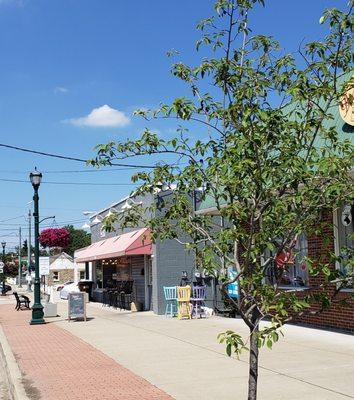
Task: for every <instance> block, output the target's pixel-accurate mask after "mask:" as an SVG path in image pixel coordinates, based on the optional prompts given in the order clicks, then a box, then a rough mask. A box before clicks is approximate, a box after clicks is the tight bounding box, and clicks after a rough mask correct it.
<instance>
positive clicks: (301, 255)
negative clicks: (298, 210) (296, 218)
mask: <svg viewBox="0 0 354 400" xmlns="http://www.w3.org/2000/svg"><path fill="white" fill-rule="evenodd" d="M292 252H293V256H294V258H293V260H292V263H291V264H288V265H285V266H284V273H283V275H282V277H281V280H280V286H285V287H287V286H289V287H306V286H308V284H309V277H308V268H307V264H306V262H305V259H306V257H307V254H308V245H307V236H306V235H305V234H304V233H302V234H301V235H300V236H299V238H298V240H297V242H296V245H295V247H294V249H293V251H292Z"/></svg>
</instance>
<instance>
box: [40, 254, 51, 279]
mask: <svg viewBox="0 0 354 400" xmlns="http://www.w3.org/2000/svg"><path fill="white" fill-rule="evenodd" d="M39 275H40V276H42V275H49V257H39Z"/></svg>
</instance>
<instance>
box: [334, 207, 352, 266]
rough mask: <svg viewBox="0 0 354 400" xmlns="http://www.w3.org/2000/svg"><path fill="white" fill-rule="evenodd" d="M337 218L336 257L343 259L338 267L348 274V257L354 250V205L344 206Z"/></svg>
mask: <svg viewBox="0 0 354 400" xmlns="http://www.w3.org/2000/svg"><path fill="white" fill-rule="evenodd" d="M335 216H336V218H335V221H334V229H335V235H334V236H335V248H336V255H337V256H339V257H340V258H341V259H340V261H339V262H338V264H337V267H338V268H340V270H341V271H342V272H343V273H344V274H347V273H348V272H349V271H348V268H349V265H348V264H349V263H348V262H347V261H348V255H349V253H350V252H351V251H353V249H354V237H353V234H354V205H353V204H345V205H343V206H342V207H341V208H339V209H338V210H337V212H336V213H335Z"/></svg>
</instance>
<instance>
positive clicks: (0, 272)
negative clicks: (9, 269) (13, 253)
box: [0, 261, 5, 274]
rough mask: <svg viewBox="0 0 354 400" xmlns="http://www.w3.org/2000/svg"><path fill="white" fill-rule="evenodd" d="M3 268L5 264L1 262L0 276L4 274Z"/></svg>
mask: <svg viewBox="0 0 354 400" xmlns="http://www.w3.org/2000/svg"><path fill="white" fill-rule="evenodd" d="M4 266H5V264H4V263H3V262H2V261H0V274H2V273H3V272H4Z"/></svg>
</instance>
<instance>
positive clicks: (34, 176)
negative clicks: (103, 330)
mask: <svg viewBox="0 0 354 400" xmlns="http://www.w3.org/2000/svg"><path fill="white" fill-rule="evenodd" d="M30 180H31V183H32V186H33V189H34V195H33V203H34V212H33V217H34V264H35V277H34V304H33V306H32V319H31V321H30V324H31V325H39V324H45V321H44V319H43V316H44V313H43V306H42V304H41V284H40V279H39V209H38V203H39V197H38V188H39V186H40V184H41V180H42V174H41V173H40V172H38V171H37V168H35V170H34V172H31V173H30Z"/></svg>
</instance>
